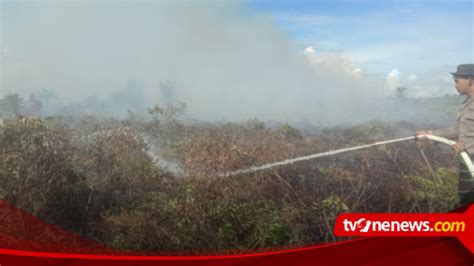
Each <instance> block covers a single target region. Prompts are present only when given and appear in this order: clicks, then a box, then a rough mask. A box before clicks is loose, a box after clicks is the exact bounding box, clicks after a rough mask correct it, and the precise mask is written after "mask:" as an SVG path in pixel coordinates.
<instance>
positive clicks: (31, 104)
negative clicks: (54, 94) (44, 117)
mask: <svg viewBox="0 0 474 266" xmlns="http://www.w3.org/2000/svg"><path fill="white" fill-rule="evenodd" d="M42 107H43V103H42V102H41V100H40V98H39V97H38V96H37V95H36V94H35V93H32V94H30V98H29V99H28V107H27V109H28V114H30V115H40V112H41V109H42Z"/></svg>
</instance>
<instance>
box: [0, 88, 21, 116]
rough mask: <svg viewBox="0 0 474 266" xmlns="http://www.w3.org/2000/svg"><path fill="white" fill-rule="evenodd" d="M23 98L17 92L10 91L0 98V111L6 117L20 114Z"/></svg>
mask: <svg viewBox="0 0 474 266" xmlns="http://www.w3.org/2000/svg"><path fill="white" fill-rule="evenodd" d="M23 104H24V100H23V98H21V97H20V95H18V93H10V94H7V95H5V97H3V98H2V99H0V113H2V114H3V115H5V116H6V117H9V116H13V115H20V114H21V113H22V111H23V108H24V106H23Z"/></svg>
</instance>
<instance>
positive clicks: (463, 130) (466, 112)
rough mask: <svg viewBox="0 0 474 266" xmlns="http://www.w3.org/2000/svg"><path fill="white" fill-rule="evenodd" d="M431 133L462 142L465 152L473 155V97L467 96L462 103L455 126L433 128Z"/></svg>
mask: <svg viewBox="0 0 474 266" xmlns="http://www.w3.org/2000/svg"><path fill="white" fill-rule="evenodd" d="M433 135H437V136H441V137H446V138H449V139H453V140H456V141H459V142H462V143H463V144H464V148H465V150H466V151H467V153H469V154H470V155H474V99H473V98H470V97H468V98H467V99H466V100H465V101H464V102H463V103H462V105H461V107H460V108H459V113H458V117H457V119H456V126H454V127H452V128H447V129H441V130H435V131H433Z"/></svg>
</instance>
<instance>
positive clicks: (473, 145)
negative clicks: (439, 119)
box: [459, 106, 474, 155]
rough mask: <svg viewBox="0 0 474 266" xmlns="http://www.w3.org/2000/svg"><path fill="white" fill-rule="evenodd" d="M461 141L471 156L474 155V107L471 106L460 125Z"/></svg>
mask: <svg viewBox="0 0 474 266" xmlns="http://www.w3.org/2000/svg"><path fill="white" fill-rule="evenodd" d="M459 141H461V142H462V143H463V144H464V148H465V150H466V151H467V152H468V153H469V154H470V155H474V106H469V107H468V108H467V109H466V112H465V114H464V115H463V119H462V120H461V123H460V125H459Z"/></svg>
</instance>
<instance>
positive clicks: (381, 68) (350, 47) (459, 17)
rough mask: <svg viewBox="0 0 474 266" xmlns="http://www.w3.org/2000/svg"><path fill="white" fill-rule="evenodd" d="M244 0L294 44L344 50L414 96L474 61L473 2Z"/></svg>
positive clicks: (362, 66)
mask: <svg viewBox="0 0 474 266" xmlns="http://www.w3.org/2000/svg"><path fill="white" fill-rule="evenodd" d="M249 3H250V5H251V6H252V7H253V8H255V9H256V10H258V11H259V12H263V13H266V14H268V15H270V16H272V17H273V18H274V19H275V22H276V23H277V24H278V25H279V26H280V27H282V28H284V29H285V30H286V31H287V32H289V33H290V34H291V36H292V38H294V40H295V42H297V43H298V44H299V46H312V47H313V48H314V49H315V50H316V51H320V52H336V53H341V54H344V55H345V56H347V57H348V58H349V59H350V60H351V62H353V63H354V64H355V65H356V66H357V67H359V68H360V69H362V70H364V71H368V72H370V73H372V74H374V75H379V76H384V77H386V79H387V80H388V83H390V82H391V81H392V83H393V81H394V78H395V77H397V78H396V79H397V85H400V86H410V85H411V86H415V87H416V88H417V89H419V90H420V92H418V93H417V94H420V95H423V94H425V95H429V92H434V93H437V92H438V91H436V90H434V89H433V88H430V89H429V88H427V87H428V86H432V87H435V86H436V83H437V84H438V86H437V87H442V86H446V85H447V83H448V82H450V81H451V79H450V76H449V75H448V72H450V71H451V70H453V69H454V68H455V67H456V66H457V65H458V64H462V63H472V62H473V61H474V4H473V3H474V1H470V0H467V1H447V0H446V1H436V0H434V1H408V0H405V1H404V0H399V1H375V0H365V1H364V0H360V1H356V0H353V1H348V0H346V1H328V0H325V1H324V0H323V1H321V0H315V1H250V2H249ZM430 79H431V80H430ZM415 81H417V82H415ZM423 85H424V86H423ZM423 90H426V91H423ZM428 90H429V92H428ZM433 90H434V91H433ZM441 91H445V90H444V89H441Z"/></svg>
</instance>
